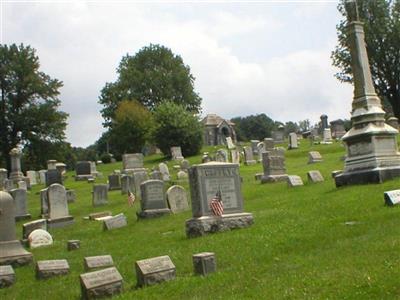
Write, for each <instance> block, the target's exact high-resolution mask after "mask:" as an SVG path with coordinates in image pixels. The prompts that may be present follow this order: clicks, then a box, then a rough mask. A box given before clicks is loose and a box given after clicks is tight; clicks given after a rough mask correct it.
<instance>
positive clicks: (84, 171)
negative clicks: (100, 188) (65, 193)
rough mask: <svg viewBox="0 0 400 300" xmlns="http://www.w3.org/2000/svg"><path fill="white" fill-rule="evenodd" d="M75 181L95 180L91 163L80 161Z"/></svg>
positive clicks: (77, 165)
mask: <svg viewBox="0 0 400 300" xmlns="http://www.w3.org/2000/svg"><path fill="white" fill-rule="evenodd" d="M75 172H76V175H75V180H87V179H89V178H93V175H92V172H91V165H90V161H78V162H77V163H76V165H75Z"/></svg>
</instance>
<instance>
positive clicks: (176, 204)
mask: <svg viewBox="0 0 400 300" xmlns="http://www.w3.org/2000/svg"><path fill="white" fill-rule="evenodd" d="M167 201H168V206H169V208H170V209H171V211H172V212H173V213H174V214H175V213H179V212H181V211H186V210H188V209H189V203H188V199H187V193H186V190H185V189H184V188H183V187H182V186H180V185H173V186H171V187H170V188H169V189H168V190H167Z"/></svg>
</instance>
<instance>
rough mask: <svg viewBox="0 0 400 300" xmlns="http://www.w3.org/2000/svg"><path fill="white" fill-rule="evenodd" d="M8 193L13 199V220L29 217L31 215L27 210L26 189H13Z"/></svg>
mask: <svg viewBox="0 0 400 300" xmlns="http://www.w3.org/2000/svg"><path fill="white" fill-rule="evenodd" d="M10 194H11V196H12V197H13V199H14V205H15V220H17V221H19V220H26V219H30V218H31V215H30V214H29V212H28V199H27V194H26V189H20V188H18V189H13V190H11V191H10Z"/></svg>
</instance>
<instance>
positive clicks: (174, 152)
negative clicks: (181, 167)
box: [170, 146, 184, 160]
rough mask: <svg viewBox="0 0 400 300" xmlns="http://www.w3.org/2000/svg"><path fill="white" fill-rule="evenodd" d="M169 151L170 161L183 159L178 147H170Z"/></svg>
mask: <svg viewBox="0 0 400 300" xmlns="http://www.w3.org/2000/svg"><path fill="white" fill-rule="evenodd" d="M170 151H171V157H172V160H182V159H183V158H184V157H183V155H182V149H181V147H180V146H175V147H171V149H170Z"/></svg>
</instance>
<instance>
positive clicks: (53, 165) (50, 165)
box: [47, 159, 57, 170]
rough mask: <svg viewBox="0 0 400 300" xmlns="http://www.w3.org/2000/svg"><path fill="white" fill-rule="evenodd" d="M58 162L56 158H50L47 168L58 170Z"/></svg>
mask: <svg viewBox="0 0 400 300" xmlns="http://www.w3.org/2000/svg"><path fill="white" fill-rule="evenodd" d="M56 163H57V161H56V160H55V159H49V160H48V161H47V170H56V169H57V167H56Z"/></svg>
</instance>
